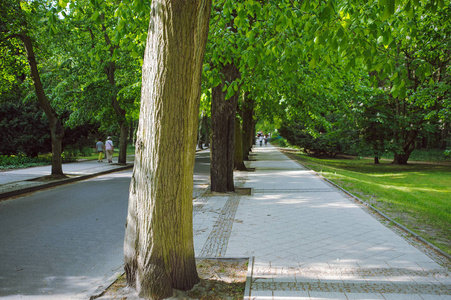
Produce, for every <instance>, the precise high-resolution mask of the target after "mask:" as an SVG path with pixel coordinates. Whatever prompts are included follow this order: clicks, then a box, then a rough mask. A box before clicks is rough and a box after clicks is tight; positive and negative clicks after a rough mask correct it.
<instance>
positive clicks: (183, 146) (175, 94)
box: [124, 0, 211, 299]
mask: <svg viewBox="0 0 451 300" xmlns="http://www.w3.org/2000/svg"><path fill="white" fill-rule="evenodd" d="M151 5H152V7H151V18H150V25H149V32H148V37H147V46H146V51H145V56H144V64H143V81H142V92H141V112H140V119H139V127H138V134H137V142H136V157H135V167H134V171H133V176H132V180H131V185H130V198H129V206H128V216H127V224H126V233H125V241H124V255H125V271H126V275H127V282H128V284H129V285H130V286H132V287H135V288H136V289H137V291H138V293H139V295H140V296H141V297H143V298H146V299H149V298H150V299H162V298H165V297H169V296H171V295H172V289H173V288H175V289H180V290H188V289H191V288H192V287H193V286H194V284H196V283H197V282H199V277H198V275H197V271H196V264H195V257H194V245H193V223H192V221H193V215H192V209H193V207H192V190H193V169H194V158H195V149H196V134H197V122H198V113H199V101H200V92H201V90H200V88H201V72H202V62H203V57H204V51H205V45H206V40H207V35H208V24H209V18H210V10H211V0H196V1H195V0H190V1H182V0H159V1H157V0H154V1H152V4H151Z"/></svg>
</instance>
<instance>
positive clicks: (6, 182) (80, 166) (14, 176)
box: [0, 155, 134, 200]
mask: <svg viewBox="0 0 451 300" xmlns="http://www.w3.org/2000/svg"><path fill="white" fill-rule="evenodd" d="M133 159H134V155H130V156H127V164H126V165H119V164H117V157H114V158H113V163H112V164H109V163H107V162H106V160H105V159H104V162H103V163H99V162H98V161H97V160H86V161H81V162H72V163H64V164H63V172H64V174H65V175H67V176H68V178H67V179H61V180H52V181H49V180H40V179H39V178H41V177H44V176H48V175H50V174H51V170H52V167H51V166H41V167H31V168H26V169H18V170H9V171H2V172H0V200H2V199H5V198H9V197H13V196H16V195H20V194H23V193H26V192H33V191H36V190H39V189H43V188H47V187H52V186H55V185H60V184H64V183H69V182H73V181H78V180H83V179H87V178H89V177H93V176H97V175H102V174H107V173H111V172H117V171H121V170H125V169H129V168H131V167H133Z"/></svg>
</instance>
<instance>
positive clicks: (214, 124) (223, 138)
mask: <svg viewBox="0 0 451 300" xmlns="http://www.w3.org/2000/svg"><path fill="white" fill-rule="evenodd" d="M222 75H223V76H224V77H223V81H222V83H221V84H219V85H218V86H216V87H214V88H213V89H212V97H211V146H210V151H211V152H210V153H211V154H210V155H211V162H210V177H211V191H212V192H218V193H225V192H233V191H235V186H234V182H233V161H234V154H235V149H234V148H235V116H236V105H237V101H238V94H237V93H236V94H235V95H234V96H232V97H230V98H229V99H227V100H226V92H225V91H223V88H224V83H225V82H229V83H230V82H233V81H234V80H236V79H237V78H239V76H240V72H239V70H238V68H237V67H236V66H235V65H234V64H233V63H231V64H227V65H225V66H223V68H222Z"/></svg>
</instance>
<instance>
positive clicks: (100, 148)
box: [96, 139, 105, 162]
mask: <svg viewBox="0 0 451 300" xmlns="http://www.w3.org/2000/svg"><path fill="white" fill-rule="evenodd" d="M96 150H97V152H98V153H99V159H98V160H97V161H98V162H103V151H104V150H105V144H104V143H103V142H102V139H98V140H97V143H96Z"/></svg>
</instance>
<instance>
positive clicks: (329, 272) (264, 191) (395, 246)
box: [194, 147, 451, 300]
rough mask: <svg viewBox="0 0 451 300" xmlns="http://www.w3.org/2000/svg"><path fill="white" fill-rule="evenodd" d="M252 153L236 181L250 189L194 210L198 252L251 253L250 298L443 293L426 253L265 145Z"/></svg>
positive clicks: (446, 286) (445, 276)
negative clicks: (254, 157)
mask: <svg viewBox="0 0 451 300" xmlns="http://www.w3.org/2000/svg"><path fill="white" fill-rule="evenodd" d="M254 153H255V154H256V155H257V157H258V161H252V162H250V165H249V166H250V167H254V168H255V172H251V173H249V172H248V173H245V172H241V173H240V175H239V178H238V181H239V182H238V183H237V185H239V186H241V187H248V188H254V194H253V196H237V197H236V198H234V196H233V197H231V196H229V197H222V198H221V199H222V200H221V199H218V197H210V198H209V199H201V200H199V201H198V203H197V204H196V205H195V213H194V224H195V228H194V232H195V245H196V254H197V255H198V253H199V252H198V251H199V250H198V249H199V245H200V244H202V249H201V250H200V251H201V252H200V253H202V254H203V255H205V256H206V255H208V256H210V255H211V256H233V257H237V256H240V255H241V256H254V265H253V275H252V284H251V297H250V299H254V298H255V299H276V298H277V299H279V298H280V299H284V297H285V298H286V299H304V298H305V299H309V297H310V299H422V298H423V299H439V300H441V299H446V300H448V299H449V298H447V297H449V296H450V295H451V292H450V289H451V279H450V278H451V277H450V272H449V270H447V269H445V268H443V267H442V266H441V265H439V264H438V263H437V262H435V261H434V260H433V259H432V258H431V257H432V256H431V257H429V256H428V255H426V254H425V253H424V252H422V251H420V250H419V249H418V248H416V247H414V246H412V245H411V244H409V243H408V242H407V240H405V239H404V238H403V237H401V236H399V235H397V234H396V233H395V232H394V231H393V230H391V229H389V228H387V227H385V226H384V225H383V224H381V223H380V222H379V220H378V219H375V218H374V217H373V216H372V215H370V214H368V213H367V212H366V211H365V210H364V209H362V206H361V205H357V204H356V203H354V202H352V201H350V199H349V198H348V197H347V196H344V194H343V193H342V192H341V191H338V190H335V188H334V187H332V186H331V185H330V184H329V183H327V182H325V181H323V180H322V179H321V178H320V177H318V176H316V175H315V173H314V172H312V171H309V170H306V169H304V168H303V167H300V166H299V164H297V163H295V162H293V161H290V160H288V159H287V158H286V157H285V156H284V155H282V154H281V153H279V152H278V151H277V150H275V149H274V148H272V147H267V148H256V149H255V151H254ZM196 202H197V201H195V203H196ZM206 228H209V232H207V231H208V230H207V229H206ZM207 235H208V238H207V237H206V236H207ZM427 254H428V253H427ZM409 296H410V297H411V298H409ZM265 297H266V298H265ZM290 297H291V298H290ZM384 297H385V298H384Z"/></svg>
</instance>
